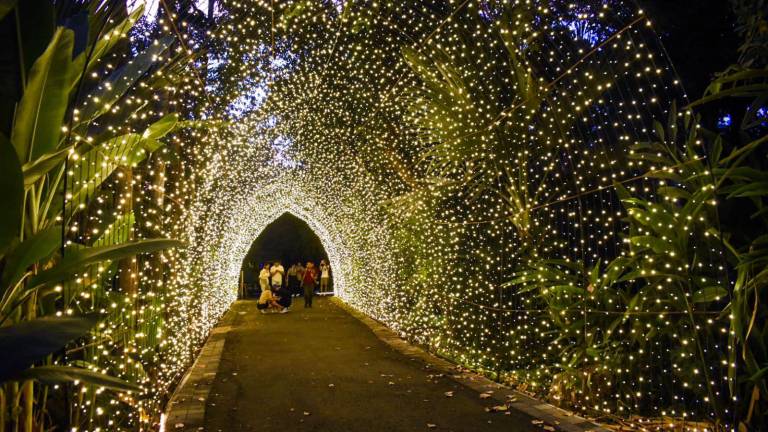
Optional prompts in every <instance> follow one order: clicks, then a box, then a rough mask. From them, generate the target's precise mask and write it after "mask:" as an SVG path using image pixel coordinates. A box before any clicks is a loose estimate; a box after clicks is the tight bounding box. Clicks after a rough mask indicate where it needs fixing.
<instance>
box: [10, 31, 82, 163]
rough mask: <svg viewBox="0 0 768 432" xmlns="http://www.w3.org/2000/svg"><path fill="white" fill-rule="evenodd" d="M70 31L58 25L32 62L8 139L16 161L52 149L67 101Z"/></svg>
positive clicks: (56, 143) (70, 46)
mask: <svg viewBox="0 0 768 432" xmlns="http://www.w3.org/2000/svg"><path fill="white" fill-rule="evenodd" d="M73 44H74V33H73V32H72V31H71V30H67V29H64V28H59V29H58V30H56V33H54V36H53V39H52V40H51V42H50V44H49V45H48V48H47V49H46V50H45V52H44V53H43V55H41V56H40V58H38V59H37V61H35V63H34V65H33V66H32V70H31V71H30V76H29V79H28V80H27V85H26V87H25V88H24V94H23V96H22V98H21V101H20V102H19V106H18V109H17V110H16V117H15V121H14V123H13V131H12V134H11V141H12V142H13V145H14V147H15V148H16V153H17V154H18V157H19V160H21V161H23V162H25V163H26V162H29V161H33V160H35V159H38V158H39V157H41V156H43V155H44V154H46V153H48V152H50V151H52V150H54V149H56V147H57V146H58V144H59V136H60V134H61V125H62V124H63V121H64V114H65V112H66V109H67V104H68V102H69V86H68V80H69V74H70V68H71V65H72V60H71V59H72V47H73Z"/></svg>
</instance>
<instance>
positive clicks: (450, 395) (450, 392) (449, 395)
mask: <svg viewBox="0 0 768 432" xmlns="http://www.w3.org/2000/svg"><path fill="white" fill-rule="evenodd" d="M443 394H444V395H446V396H448V397H453V392H452V391H447V392H445V393H443Z"/></svg>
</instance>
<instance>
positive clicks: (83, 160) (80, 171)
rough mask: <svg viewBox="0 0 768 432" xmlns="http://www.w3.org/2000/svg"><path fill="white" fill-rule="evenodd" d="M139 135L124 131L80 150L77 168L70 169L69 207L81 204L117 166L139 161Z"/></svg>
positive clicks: (140, 154) (140, 155)
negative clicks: (89, 147)
mask: <svg viewBox="0 0 768 432" xmlns="http://www.w3.org/2000/svg"><path fill="white" fill-rule="evenodd" d="M139 141H141V136H140V135H139V134H134V133H131V134H125V135H120V136H118V137H115V138H111V139H109V140H107V141H106V142H103V143H100V144H98V145H97V146H96V147H95V148H93V149H91V150H89V151H87V152H85V153H83V154H82V155H81V156H80V158H79V162H78V165H77V167H74V168H72V175H71V177H70V184H71V185H72V186H71V188H72V189H71V191H72V192H71V193H72V197H71V198H70V199H69V200H68V205H69V206H70V209H72V210H73V211H75V210H76V209H77V208H78V207H79V206H80V204H83V203H85V200H86V198H87V197H88V195H90V194H92V193H94V192H95V191H96V189H97V188H98V187H99V186H100V185H101V183H102V182H104V180H106V179H107V178H108V177H109V176H110V175H112V173H113V172H114V171H115V169H117V167H119V166H128V165H131V164H132V163H134V162H135V161H136V160H139V161H140V160H141V158H143V155H144V154H145V152H144V151H141V152H140V153H139V154H137V148H138V147H139V145H138V144H139Z"/></svg>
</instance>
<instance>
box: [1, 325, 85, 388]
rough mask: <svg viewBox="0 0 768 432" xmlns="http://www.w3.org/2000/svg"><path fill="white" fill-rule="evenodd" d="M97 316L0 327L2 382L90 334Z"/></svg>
mask: <svg viewBox="0 0 768 432" xmlns="http://www.w3.org/2000/svg"><path fill="white" fill-rule="evenodd" d="M98 321H99V318H98V316H96V315H87V316H80V317H64V318H60V317H44V318H37V319H34V320H31V321H24V322H21V323H19V324H14V325H11V326H7V327H3V328H0V352H2V353H3V355H2V356H0V382H4V381H6V380H8V379H9V378H11V377H13V376H14V375H16V374H18V373H20V372H21V371H23V370H24V369H26V368H28V367H30V366H32V364H33V363H36V362H38V361H41V360H43V359H45V357H46V356H48V355H49V354H52V353H54V352H56V351H58V350H60V349H62V348H63V347H64V346H65V345H67V344H68V343H69V342H71V341H73V340H75V339H78V338H81V337H83V336H85V335H87V334H88V332H89V331H90V330H91V328H93V327H94V326H95V325H96V323H97V322H98Z"/></svg>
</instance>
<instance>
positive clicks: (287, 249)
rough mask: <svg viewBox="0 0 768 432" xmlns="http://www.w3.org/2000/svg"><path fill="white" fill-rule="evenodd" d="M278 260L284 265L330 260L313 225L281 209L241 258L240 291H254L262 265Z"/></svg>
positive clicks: (252, 293)
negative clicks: (282, 211) (279, 214)
mask: <svg viewBox="0 0 768 432" xmlns="http://www.w3.org/2000/svg"><path fill="white" fill-rule="evenodd" d="M277 260H279V261H281V262H282V263H283V266H284V267H285V268H286V269H287V268H288V267H289V266H290V265H292V264H294V263H298V262H301V263H306V262H307V261H312V262H314V263H315V264H318V263H319V262H320V260H325V261H326V262H328V261H329V260H328V253H327V252H326V251H325V248H324V247H323V243H322V242H321V241H320V237H318V236H317V234H315V232H314V231H312V228H311V227H310V226H309V225H308V224H307V223H306V222H304V221H303V220H301V219H300V218H298V217H296V216H294V215H293V214H291V213H287V212H286V213H283V214H282V215H281V216H280V217H278V218H277V219H275V220H274V221H273V222H272V223H270V224H269V225H267V227H266V228H264V231H262V232H261V234H259V236H258V237H256V240H254V241H253V244H251V248H250V249H249V250H248V254H247V255H246V256H245V259H244V260H243V269H242V270H243V273H242V281H243V288H244V291H243V294H245V296H246V297H252V296H254V295H257V293H258V285H259V283H258V277H259V270H260V269H261V267H262V265H263V264H264V263H267V262H269V263H271V262H274V261H277Z"/></svg>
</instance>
